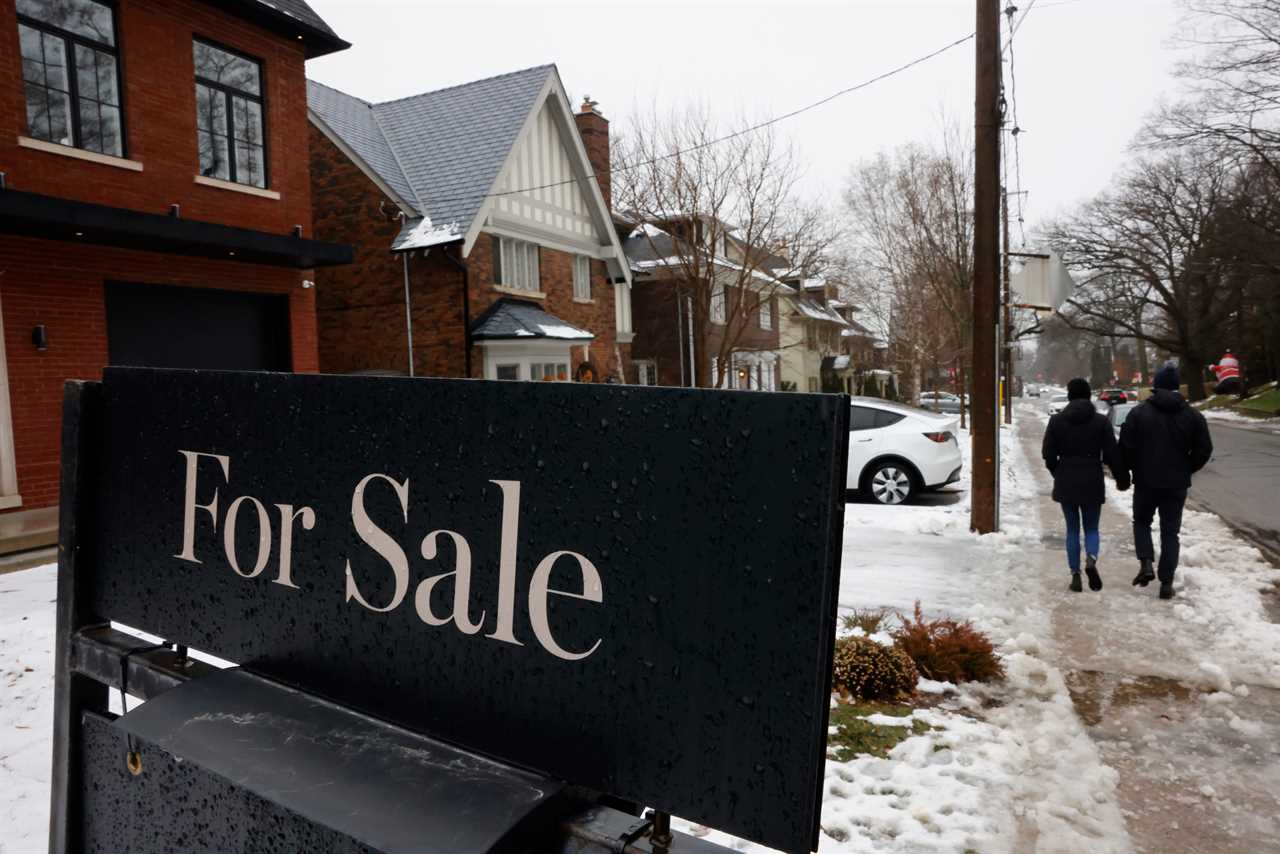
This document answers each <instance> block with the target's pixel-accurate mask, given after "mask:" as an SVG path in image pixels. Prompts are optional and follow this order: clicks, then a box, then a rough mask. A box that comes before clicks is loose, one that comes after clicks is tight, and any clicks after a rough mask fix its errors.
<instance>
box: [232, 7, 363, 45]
mask: <svg viewBox="0 0 1280 854" xmlns="http://www.w3.org/2000/svg"><path fill="white" fill-rule="evenodd" d="M213 5H215V6H218V7H219V8H220V9H222V10H223V11H226V12H230V13H231V14H233V15H239V16H240V17H242V18H247V19H248V20H250V21H253V22H254V23H256V24H259V25H260V26H262V27H265V28H266V29H268V30H271V31H272V32H275V33H278V34H280V35H282V36H286V37H288V38H297V39H299V40H300V41H301V42H302V44H303V50H304V51H305V52H306V56H307V59H315V58H316V57H317V56H325V55H327V54H330V53H336V52H338V51H340V50H346V49H347V48H349V47H351V44H350V42H347V41H344V40H342V39H341V38H339V37H338V34H337V33H335V32H334V31H333V28H332V27H330V26H329V25H328V24H326V23H325V22H324V19H323V18H321V17H320V16H319V15H317V14H316V13H315V10H314V9H312V8H311V7H310V6H309V5H307V3H306V0H221V2H216V3H213Z"/></svg>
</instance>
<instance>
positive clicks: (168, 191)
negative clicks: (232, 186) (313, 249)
mask: <svg viewBox="0 0 1280 854" xmlns="http://www.w3.org/2000/svg"><path fill="white" fill-rule="evenodd" d="M115 6H116V16H117V30H118V32H119V44H118V47H119V52H120V60H121V61H120V75H121V82H122V85H123V109H124V118H125V127H126V131H125V145H126V155H127V156H128V157H129V158H130V159H132V160H136V161H139V162H141V163H142V164H143V171H141V172H135V171H130V170H126V169H120V168H117V167H115V166H107V165H103V164H99V163H91V162H88V161H85V160H78V159H73V158H70V157H66V156H63V155H60V154H51V153H48V152H44V151H36V150H32V149H29V148H22V147H20V146H19V145H18V137H19V136H20V135H24V134H25V133H26V102H25V100H24V94H23V86H22V66H21V57H20V54H19V46H18V27H17V19H16V11H15V6H14V0H0V171H3V172H5V173H6V174H7V180H8V184H9V186H10V187H12V188H14V189H17V190H26V191H28V192H34V193H44V194H46V195H52V196H59V197H62V198H68V199H76V200H79V201H86V202H93V203H96V204H105V205H113V206H115V207H123V208H131V209H134V210H141V211H150V212H152V213H167V212H168V210H169V205H171V204H179V205H181V206H182V215H183V216H184V217H185V218H187V219H196V220H204V221H208V222H218V223H226V224H230V225H236V226H240V227H242V228H252V229H257V230H260V231H268V232H273V233H276V234H287V233H289V232H290V230H291V229H292V228H293V226H294V225H302V226H303V229H304V232H305V233H306V234H308V235H309V234H310V231H311V199H310V185H309V183H308V178H307V160H306V157H305V154H304V152H305V151H306V145H307V91H306V75H305V70H304V67H303V63H304V56H303V50H302V47H301V43H300V42H296V41H290V40H288V39H284V38H281V37H280V36H277V35H274V34H272V33H269V32H268V31H266V30H263V29H261V28H259V27H257V26H256V25H254V24H251V23H249V22H247V21H242V20H240V19H239V18H236V17H234V16H231V15H228V14H226V13H223V12H221V11H219V10H218V8H217V6H216V5H215V4H212V3H204V2H199V0H118V2H117V3H116V4H115ZM196 36H200V37H203V38H207V39H211V40H213V41H216V42H218V43H220V44H223V45H226V46H227V47H230V48H233V49H235V50H238V51H240V52H242V53H245V54H247V55H249V56H252V57H254V58H256V59H258V60H260V61H261V62H262V71H263V85H264V90H263V95H264V105H265V109H266V117H265V124H266V135H267V174H268V181H269V189H271V190H275V191H277V192H279V193H280V196H281V197H280V199H278V200H276V199H265V198H258V197H256V196H251V195H246V194H245V193H240V192H235V191H233V190H225V189H221V188H215V187H207V186H202V185H198V184H196V183H195V176H196V174H197V173H198V172H199V168H198V166H199V157H198V154H197V150H196V104H195V76H194V75H195V69H194V63H193V59H192V47H191V43H192V39H193V38H194V37H196Z"/></svg>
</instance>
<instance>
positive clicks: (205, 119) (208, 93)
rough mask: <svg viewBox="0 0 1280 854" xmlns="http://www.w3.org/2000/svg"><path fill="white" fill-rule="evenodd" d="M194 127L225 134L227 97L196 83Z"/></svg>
mask: <svg viewBox="0 0 1280 854" xmlns="http://www.w3.org/2000/svg"><path fill="white" fill-rule="evenodd" d="M196 127H198V128H200V129H201V130H208V131H213V132H215V133H220V134H222V135H223V136H226V135H227V98H226V96H225V95H223V94H222V93H221V92H218V91H216V90H214V89H210V88H209V87H208V86H202V85H201V84H199V83H197V84H196Z"/></svg>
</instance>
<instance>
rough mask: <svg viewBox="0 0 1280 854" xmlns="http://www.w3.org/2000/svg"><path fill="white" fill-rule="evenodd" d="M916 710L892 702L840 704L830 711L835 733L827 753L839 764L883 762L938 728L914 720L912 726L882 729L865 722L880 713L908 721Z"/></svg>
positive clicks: (830, 739) (830, 740) (829, 740)
mask: <svg viewBox="0 0 1280 854" xmlns="http://www.w3.org/2000/svg"><path fill="white" fill-rule="evenodd" d="M913 711H915V709H914V708H912V707H911V706H900V705H894V704H890V703H840V704H839V705H837V706H836V708H834V709H832V710H831V726H832V727H834V728H835V729H836V732H835V733H834V734H833V735H828V736H827V753H828V754H829V755H830V756H831V757H832V758H833V759H835V760H836V761H837V762H848V761H849V760H851V759H853V758H854V757H856V756H877V757H880V758H881V759H883V758H884V757H886V756H888V755H889V751H891V750H893V748H895V747H897V746H898V745H899V744H901V743H902V742H904V741H906V740H907V739H908V738H911V736H913V735H924V734H925V733H926V732H929V730H931V729H936V727H931V726H929V725H928V724H927V723H925V722H924V721H920V720H913V721H912V722H911V726H882V725H879V724H873V723H871V722H870V721H868V720H866V716H867V715H874V714H876V713H877V712H878V713H880V714H882V715H888V716H890V717H895V718H905V717H910V715H911V713H912V712H913Z"/></svg>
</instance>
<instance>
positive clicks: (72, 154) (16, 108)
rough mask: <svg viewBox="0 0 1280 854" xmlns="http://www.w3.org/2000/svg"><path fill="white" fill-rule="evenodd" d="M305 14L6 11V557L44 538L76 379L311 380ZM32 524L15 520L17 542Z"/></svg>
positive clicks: (10, 7)
mask: <svg viewBox="0 0 1280 854" xmlns="http://www.w3.org/2000/svg"><path fill="white" fill-rule="evenodd" d="M346 47H348V45H347V43H346V42H345V41H343V40H342V39H341V38H339V37H338V35H337V34H336V33H334V31H333V30H332V29H330V27H329V26H328V25H327V24H326V23H325V22H324V21H323V20H322V19H321V18H320V17H319V16H318V15H317V14H316V13H315V12H314V11H313V10H312V9H311V8H310V6H308V5H307V3H305V2H302V0H271V2H267V0H262V2H252V0H248V2H235V3H230V2H227V3H211V2H204V0H168V1H167V2H164V3H157V2H151V0H112V1H111V2H97V0H59V2H56V3H53V2H40V0H17V2H16V3H15V2H0V89H3V92H2V93H0V94H3V98H0V315H3V316H2V318H0V330H3V334H2V335H0V511H5V512H6V513H13V514H15V515H13V516H4V517H0V520H2V521H3V523H4V524H0V551H5V550H7V549H8V548H9V545H8V544H7V543H6V539H8V538H7V535H6V534H5V533H4V529H5V528H6V527H8V526H9V525H13V526H14V529H15V530H18V529H25V530H26V531H28V532H34V533H33V534H32V536H26V535H25V534H23V535H22V536H21V537H19V538H17V539H15V542H18V541H20V543H19V546H20V547H24V548H25V547H33V546H38V545H41V544H43V543H45V542H50V541H51V540H52V538H53V535H54V529H55V526H56V504H57V501H58V471H59V423H60V419H61V413H62V398H63V384H64V382H65V381H66V380H67V379H71V378H75V379H85V380H93V379H98V378H99V377H100V376H101V374H102V371H103V368H104V367H106V366H108V365H144V366H156V367H177V368H226V369H240V370H275V371H315V370H316V369H317V368H318V358H317V352H316V334H315V332H316V330H315V304H314V297H315V291H314V290H313V289H312V288H311V287H310V286H311V282H312V280H313V279H314V278H315V276H314V273H313V272H312V270H313V269H315V268H317V267H323V266H325V265H329V264H343V263H348V262H349V261H350V259H351V250H350V248H349V247H344V246H338V245H333V244H329V243H324V242H320V241H317V240H314V239H313V237H314V235H313V233H312V229H311V198H310V191H311V183H310V180H309V178H308V175H307V161H306V160H305V159H304V158H299V157H296V156H295V153H296V152H297V151H298V150H299V149H302V148H303V147H305V145H306V140H307V116H306V111H305V109H304V106H303V105H304V97H305V92H306V72H305V69H304V64H305V63H306V61H307V60H308V59H311V58H313V57H318V56H324V55H326V54H330V53H333V52H335V51H339V50H343V49H344V48H346ZM19 523H21V524H19Z"/></svg>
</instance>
